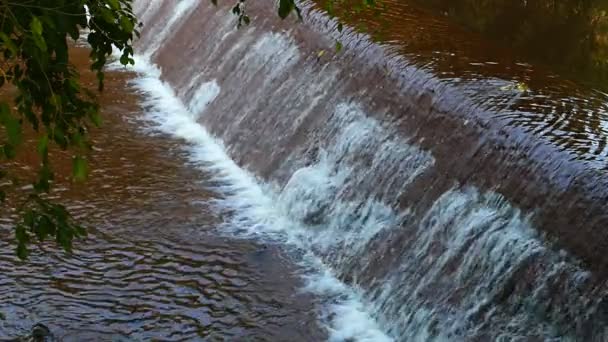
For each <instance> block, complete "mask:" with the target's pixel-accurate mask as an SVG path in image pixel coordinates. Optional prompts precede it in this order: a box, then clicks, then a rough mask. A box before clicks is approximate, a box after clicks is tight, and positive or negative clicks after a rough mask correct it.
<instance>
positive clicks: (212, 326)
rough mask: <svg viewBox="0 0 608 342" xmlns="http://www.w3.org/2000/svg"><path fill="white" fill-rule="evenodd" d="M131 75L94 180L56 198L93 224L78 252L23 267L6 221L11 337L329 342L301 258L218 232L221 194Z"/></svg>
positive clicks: (111, 118)
mask: <svg viewBox="0 0 608 342" xmlns="http://www.w3.org/2000/svg"><path fill="white" fill-rule="evenodd" d="M82 53H83V51H81V50H78V51H76V52H75V56H76V57H83V56H84V55H82ZM84 77H85V79H86V80H87V81H89V80H90V78H89V77H90V75H88V74H85V75H84ZM128 78H129V75H128V74H123V73H110V75H108V82H109V83H108V84H107V87H106V89H107V91H106V93H105V94H104V95H103V97H102V99H101V101H102V103H103V108H105V116H104V117H105V119H106V120H105V123H104V128H103V129H102V130H101V131H99V132H95V133H94V134H93V137H94V141H95V152H94V153H93V154H92V170H93V176H92V177H91V179H90V181H89V182H88V183H87V184H86V185H84V186H82V185H80V186H73V187H68V186H67V183H66V182H63V181H61V180H60V181H59V182H58V183H59V184H58V186H57V189H56V191H55V193H54V194H53V196H54V197H56V198H57V199H58V200H59V201H62V202H64V203H66V204H67V205H68V207H69V208H70V209H71V211H72V213H73V214H75V215H76V216H77V217H79V218H80V219H81V220H82V221H83V223H85V224H86V225H87V226H89V227H90V231H89V232H90V236H89V237H88V238H87V239H86V240H84V241H79V242H77V244H76V251H75V253H74V254H73V255H67V254H66V253H64V252H62V251H58V250H56V248H55V247H54V245H53V244H44V245H43V246H40V248H39V249H38V248H34V253H33V255H31V256H30V259H29V260H27V261H26V262H21V261H19V260H17V259H16V257H15V256H14V245H13V244H12V238H13V235H12V234H13V233H12V228H11V226H10V220H11V216H10V215H8V212H7V211H4V212H3V215H2V217H4V218H3V220H2V222H3V224H2V226H0V227H1V228H0V312H2V313H3V314H4V315H5V316H6V318H5V319H4V320H0V339H2V338H10V337H15V336H19V335H23V334H26V333H27V332H28V331H29V329H30V328H31V326H32V325H33V324H34V323H36V322H42V323H44V324H46V325H48V326H49V327H50V328H51V330H52V331H53V332H54V333H55V334H56V336H57V337H59V338H60V339H61V340H66V341H83V340H121V339H128V340H142V339H161V340H200V339H205V340H248V341H249V340H273V341H274V340H290V341H295V340H303V341H310V340H319V339H323V338H324V330H322V329H320V328H319V326H318V323H317V318H316V315H317V309H318V305H317V304H318V303H316V301H317V300H316V299H315V298H313V297H311V296H309V295H306V294H303V293H301V291H300V290H298V289H299V288H300V286H301V284H300V280H298V279H299V278H298V276H297V275H298V273H299V270H298V269H297V268H296V267H295V266H294V265H293V263H292V262H291V260H290V257H289V256H288V255H284V254H283V252H281V251H280V250H279V249H278V248H276V247H275V246H273V245H261V244H256V243H254V242H250V241H247V240H235V239H231V238H226V237H222V236H220V235H218V233H217V231H216V230H215V226H216V225H217V224H218V223H219V222H221V221H222V218H221V217H219V215H218V214H216V213H215V211H214V210H213V208H211V207H210V206H209V204H208V203H210V200H211V199H212V198H213V197H214V196H217V195H216V194H214V193H212V192H210V191H209V190H207V185H208V184H207V183H205V181H204V180H205V175H204V174H201V173H200V172H198V171H196V170H194V169H192V168H188V167H186V166H184V164H185V160H184V159H183V153H182V150H181V147H180V142H179V141H171V140H169V139H167V138H166V137H164V136H162V135H158V134H154V133H153V132H151V131H150V130H148V129H147V128H146V126H145V123H144V122H143V121H140V120H139V119H138V117H139V115H140V113H141V108H139V106H138V105H137V103H138V102H137V101H138V98H137V96H136V95H135V94H134V93H133V91H131V90H130V89H129V88H128V87H127V85H126V82H127V80H128ZM65 157H66V156H64V155H61V154H58V155H56V158H57V159H56V160H58V165H56V169H58V170H59V171H63V174H64V175H69V163H68V161H69V159H67V158H65ZM34 160H35V158H34V157H32V156H28V155H27V154H26V155H24V156H22V158H21V159H20V160H19V161H18V163H17V165H15V166H14V167H15V168H17V167H20V168H22V169H23V170H24V171H29V170H31V168H32V165H35V164H33V162H34ZM25 173H27V172H25Z"/></svg>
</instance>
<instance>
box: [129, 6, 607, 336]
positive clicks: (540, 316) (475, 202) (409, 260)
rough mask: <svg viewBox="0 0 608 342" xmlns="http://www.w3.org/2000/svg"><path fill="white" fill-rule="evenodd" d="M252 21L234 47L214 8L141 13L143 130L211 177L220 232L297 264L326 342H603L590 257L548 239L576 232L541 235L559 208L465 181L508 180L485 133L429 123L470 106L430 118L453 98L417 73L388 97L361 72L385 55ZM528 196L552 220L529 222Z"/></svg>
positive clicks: (372, 73) (559, 200)
mask: <svg viewBox="0 0 608 342" xmlns="http://www.w3.org/2000/svg"><path fill="white" fill-rule="evenodd" d="M248 6H249V7H248V10H249V11H250V13H251V16H252V25H251V26H248V27H245V28H242V29H240V30H236V29H235V19H234V18H233V17H232V16H230V15H229V14H228V13H227V8H226V7H221V6H220V7H219V8H216V7H214V6H212V5H211V4H207V3H201V2H196V1H192V0H157V1H153V2H150V3H148V2H144V1H138V2H136V7H135V8H136V11H137V12H138V14H139V15H140V18H142V20H143V21H144V25H145V26H144V29H143V36H142V38H141V41H140V42H138V51H137V52H138V57H137V59H136V67H135V68H136V71H137V72H138V73H139V76H138V78H137V79H136V80H135V81H134V85H135V86H136V88H137V89H139V90H141V92H142V94H143V97H144V100H143V101H144V103H143V106H144V108H146V119H147V120H148V121H149V122H150V123H151V125H152V127H151V129H153V130H158V131H161V132H163V133H166V134H169V135H171V136H174V137H176V138H179V139H183V140H184V141H185V146H184V148H185V149H186V150H187V151H188V155H189V157H190V161H191V164H192V165H193V167H198V168H201V169H203V170H205V172H206V173H209V174H210V175H211V177H212V182H211V183H212V184H214V185H215V187H216V190H217V191H218V193H220V194H221V197H220V199H217V200H215V203H214V205H215V206H216V207H217V208H218V209H219V210H222V211H225V212H226V213H227V215H226V217H227V219H226V222H224V224H223V226H222V227H221V229H222V231H223V232H224V233H226V234H231V235H234V236H241V237H247V238H255V239H261V240H272V241H277V242H280V243H283V244H284V245H285V246H286V248H288V249H291V250H293V251H295V253H296V254H298V255H300V256H301V258H300V259H301V263H302V266H303V267H304V268H305V269H306V270H307V273H306V274H304V275H303V277H304V279H305V280H306V286H305V288H303V289H302V290H303V291H311V292H313V293H316V294H319V295H320V296H322V297H323V298H325V299H324V301H323V307H321V308H319V318H320V320H321V321H322V322H323V323H324V324H325V325H326V327H327V329H328V331H329V333H330V339H332V340H335V341H343V340H348V339H355V340H361V341H366V340H367V341H382V340H386V341H389V340H397V341H418V340H419V341H428V340H526V339H541V340H542V339H544V340H551V339H556V340H557V339H560V340H561V339H566V340H567V339H573V340H576V339H580V338H585V339H595V340H604V339H606V338H608V337H607V336H606V326H605V323H604V322H605V320H604V318H605V316H604V312H605V304H604V303H605V300H604V298H606V294H607V287H606V285H605V282H604V281H602V278H601V277H600V276H596V275H595V274H594V270H593V269H591V268H590V267H589V266H588V263H585V262H583V259H585V260H596V259H593V258H595V256H594V255H591V254H589V253H588V252H586V251H580V250H577V249H575V248H572V249H566V248H561V246H566V247H570V245H568V242H565V243H563V244H560V241H555V238H554V236H555V235H551V233H555V232H557V233H561V232H570V230H568V229H573V228H572V227H567V226H563V227H562V226H558V225H557V223H556V224H555V225H553V226H552V225H551V223H552V222H553V221H551V220H552V219H553V218H552V217H551V213H552V211H551V210H552V209H551V208H553V207H552V206H554V205H563V206H564V207H568V208H569V207H570V206H569V205H565V204H564V203H566V202H565V201H566V199H564V198H566V197H563V196H566V195H565V194H566V193H568V192H567V191H564V190H563V189H557V188H555V190H546V189H547V188H550V189H554V188H553V187H554V184H553V183H549V181H547V183H546V184H547V185H543V183H541V180H539V179H541V178H538V179H537V178H535V179H532V180H529V181H530V182H532V181H538V184H536V185H529V186H527V187H526V188H525V189H524V190H521V187H515V188H513V189H512V188H508V187H504V188H501V187H500V186H499V185H498V184H497V185H495V186H493V185H492V184H491V183H492V182H491V181H480V180H477V178H483V177H485V176H486V175H489V174H492V175H491V176H487V177H488V179H490V180H493V179H494V178H493V177H496V175H498V176H501V175H503V173H504V174H508V175H506V176H504V177H505V179H507V180H511V178H509V177H513V178H512V179H514V180H520V181H521V177H520V176H518V174H517V173H516V172H511V171H510V170H516V171H517V172H521V170H520V169H517V167H520V166H518V165H517V164H509V165H507V166H504V168H497V169H493V167H495V166H496V165H503V164H500V162H502V161H504V160H506V159H507V158H504V157H494V155H493V154H492V153H498V152H495V148H494V147H492V146H493V145H492V144H484V143H483V142H486V143H487V141H488V139H489V138H488V136H487V135H481V133H479V132H477V131H475V130H474V127H476V126H475V125H482V124H483V121H480V122H479V123H474V121H475V118H474V117H471V119H470V120H469V119H467V120H463V121H462V122H460V121H457V120H460V118H461V114H458V115H456V114H454V115H453V117H447V116H446V114H445V112H444V111H443V110H439V109H437V108H439V107H441V108H443V107H446V106H448V105H452V106H453V109H452V110H454V111H455V112H457V111H461V110H462V108H464V107H463V106H465V104H466V103H468V102H466V101H464V100H462V101H461V102H459V103H455V101H456V100H450V101H448V100H445V102H441V101H443V100H441V99H444V98H446V97H447V95H448V94H449V95H450V96H451V95H452V94H454V92H455V91H456V90H457V89H454V88H449V87H444V86H440V85H437V89H443V90H442V91H443V92H440V91H439V90H436V91H434V95H431V96H429V95H428V94H426V93H424V92H423V90H424V89H426V88H428V87H429V86H430V85H433V84H435V85H436V84H437V82H438V81H437V80H435V79H433V78H432V75H431V76H429V75H427V74H428V73H426V72H424V73H423V72H419V71H416V72H412V73H411V74H410V76H409V77H413V78H412V79H411V80H409V81H410V82H409V83H408V86H407V87H405V88H400V87H398V86H395V84H394V83H391V82H392V81H391V80H390V77H389V76H387V75H385V74H383V73H382V72H381V71H379V69H377V68H376V67H375V66H373V63H368V64H366V62H365V61H366V59H365V58H369V55H373V56H375V55H377V54H379V53H380V52H378V51H382V50H381V48H380V47H378V46H375V45H373V44H371V43H370V45H367V46H366V47H364V48H363V50H362V52H359V53H356V54H354V55H349V56H346V55H345V56H338V55H332V53H331V52H326V55H327V56H328V57H324V56H325V55H324V54H321V55H320V54H319V53H318V51H320V50H323V51H329V49H330V48H329V47H328V46H331V44H332V42H331V38H330V37H329V36H328V35H327V33H326V29H324V28H319V27H318V26H315V25H316V24H315V22H316V21H319V19H318V16H319V15H320V14H318V13H317V14H315V15H314V16H313V18H316V19H315V20H316V21H315V20H313V21H312V22H309V23H306V24H300V25H295V24H293V23H289V22H282V21H280V20H279V19H276V18H274V17H272V15H273V12H272V3H271V2H260V3H259V4H253V3H252V4H248ZM357 37H358V36H356V37H354V38H352V39H363V38H360V37H359V38H357ZM349 39H350V38H349ZM362 41H363V40H362ZM353 44H354V43H353ZM332 56H333V57H332ZM382 58H384V57H382ZM382 70H383V69H382ZM355 74H356V75H355ZM422 74H424V75H427V76H424V77H428V79H424V77H423V76H420V75H422ZM414 77H415V78H414ZM366 80H373V81H371V83H373V84H371V83H370V81H366ZM400 82H404V81H400ZM406 83H407V82H406ZM417 87H418V88H417ZM395 89H396V90H395ZM432 96H436V97H437V99H434V98H433V97H432ZM461 96H463V98H464V97H465V96H466V94H464V95H461ZM440 100H441V101H440ZM436 102H441V103H437V104H436ZM442 120H443V121H442ZM453 122H458V124H456V123H453ZM431 123H434V124H435V125H436V126H437V129H436V130H435V131H433V130H430V129H429V124H431ZM472 127H473V128H472ZM457 130H461V131H458V132H459V133H457V132H456V131H457ZM488 131H491V129H489V128H488ZM488 134H489V133H488ZM452 136H457V137H458V139H459V140H458V139H456V138H451V137H452ZM450 139H453V140H450ZM526 143H527V142H526ZM506 146H508V144H507V145H506ZM522 146H523V145H522ZM547 146H548V145H542V146H541V144H539V145H536V147H535V148H536V149H537V150H538V149H541V150H543V151H549V150H550V147H547ZM486 149H489V150H488V151H491V152H487V151H486ZM522 149H523V147H522ZM505 150H509V149H505ZM552 151H553V150H550V151H549V152H548V153H547V155H549V156H551V155H554V154H553V153H554V152H552ZM533 152H534V151H532V152H531V153H530V154H534V153H533ZM505 153H506V152H505ZM555 153H557V152H555ZM492 158H494V159H492ZM530 159H531V161H530V162H529V163H530V165H534V167H535V168H536V169H535V170H536V171H540V170H542V169H543V167H546V165H544V164H542V165H541V164H533V163H535V161H534V160H533V158H530ZM542 162H546V161H542ZM539 163H540V162H539ZM513 165H515V166H513ZM559 165H563V163H562V162H560V164H559ZM508 167H512V169H509V168H508ZM477 170H479V171H477ZM494 173H495V174H496V175H494ZM520 174H521V173H520ZM539 177H540V176H539ZM552 181H555V179H553V180H552ZM488 184H490V185H488ZM503 190H504V191H503ZM551 191H553V192H551ZM538 193H540V194H544V195H545V196H546V198H547V200H551V201H555V203H548V204H546V206H547V207H546V208H545V207H544V206H542V205H541V206H537V207H533V208H529V206H528V205H527V203H528V202H527V200H526V199H528V198H537V197H538V196H539V195H538ZM549 193H551V194H553V193H555V195H551V194H549ZM535 196H536V197H535ZM560 196H562V197H560ZM568 198H570V197H568ZM580 198H581V197H575V200H578V199H580ZM569 200H570V201H572V200H571V199H569ZM568 203H570V202H568ZM543 205H544V204H543ZM523 206H525V207H526V208H525V210H524V208H522V207H523ZM581 215H582V214H581ZM556 222H557V221H556ZM602 222H603V221H601V220H599V221H595V223H594V224H596V227H601V223H602ZM583 224H584V223H583ZM581 231H583V230H581ZM574 233H576V232H574ZM574 233H572V232H570V233H569V234H574ZM558 235H559V234H558ZM566 240H567V239H566ZM590 240H592V239H590ZM590 243H593V242H590ZM572 246H574V247H576V246H575V245H572ZM586 253H587V254H586Z"/></svg>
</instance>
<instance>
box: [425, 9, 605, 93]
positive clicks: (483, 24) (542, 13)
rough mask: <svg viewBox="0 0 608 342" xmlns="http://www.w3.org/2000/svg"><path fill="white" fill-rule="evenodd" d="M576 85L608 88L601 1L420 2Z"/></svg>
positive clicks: (603, 16) (603, 12) (603, 14)
mask: <svg viewBox="0 0 608 342" xmlns="http://www.w3.org/2000/svg"><path fill="white" fill-rule="evenodd" d="M419 2H420V4H421V5H427V6H429V7H430V8H432V9H433V10H435V11H437V12H438V13H441V14H443V15H446V16H448V17H450V18H452V19H454V20H456V21H458V22H459V23H461V24H463V25H464V26H466V27H467V28H470V29H472V30H474V31H477V32H480V33H483V34H484V35H486V36H487V37H489V38H491V39H493V40H496V41H499V42H500V43H501V44H502V45H505V46H508V47H512V48H514V49H516V50H518V51H519V52H521V53H522V54H525V55H527V56H529V57H531V58H533V59H534V60H536V61H539V62H541V63H545V64H548V65H551V66H553V67H555V68H557V69H559V70H560V71H562V72H565V73H567V74H568V75H569V76H572V77H575V78H576V79H578V80H581V81H585V82H590V83H594V84H595V85H597V86H599V87H602V88H603V89H606V87H607V86H608V85H607V84H606V81H607V80H608V15H607V10H608V3H606V2H605V1H601V0H560V1H553V0H528V1H505V0H490V1H475V0H425V1H419Z"/></svg>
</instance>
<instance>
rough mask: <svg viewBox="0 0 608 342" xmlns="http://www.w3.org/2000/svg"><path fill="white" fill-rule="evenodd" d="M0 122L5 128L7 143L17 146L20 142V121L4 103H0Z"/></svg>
mask: <svg viewBox="0 0 608 342" xmlns="http://www.w3.org/2000/svg"><path fill="white" fill-rule="evenodd" d="M0 123H1V124H2V125H3V126H4V128H5V130H6V136H7V143H8V144H10V145H11V146H13V147H16V146H18V145H19V144H20V143H21V123H20V122H19V120H17V119H16V118H15V117H13V115H12V114H11V110H10V108H9V107H8V105H7V104H6V103H0Z"/></svg>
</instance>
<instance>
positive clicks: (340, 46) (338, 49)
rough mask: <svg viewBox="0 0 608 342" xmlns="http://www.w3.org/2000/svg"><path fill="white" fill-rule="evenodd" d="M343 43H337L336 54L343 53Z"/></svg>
mask: <svg viewBox="0 0 608 342" xmlns="http://www.w3.org/2000/svg"><path fill="white" fill-rule="evenodd" d="M342 47H343V46H342V43H341V42H339V41H337V42H336V52H337V53H339V52H340V51H342Z"/></svg>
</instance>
